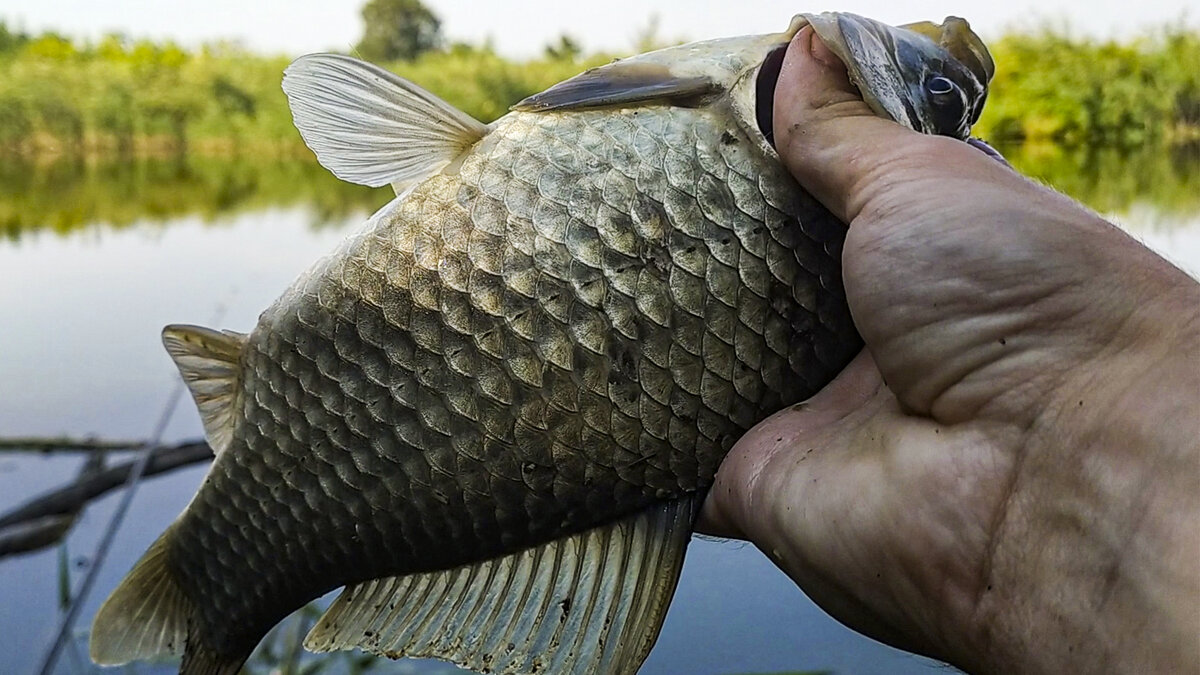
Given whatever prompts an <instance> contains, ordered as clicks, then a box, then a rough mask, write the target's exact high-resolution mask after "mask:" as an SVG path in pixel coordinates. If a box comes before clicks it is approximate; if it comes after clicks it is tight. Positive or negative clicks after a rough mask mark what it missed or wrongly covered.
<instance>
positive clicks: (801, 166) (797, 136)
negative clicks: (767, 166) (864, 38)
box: [773, 26, 967, 223]
mask: <svg viewBox="0 0 1200 675" xmlns="http://www.w3.org/2000/svg"><path fill="white" fill-rule="evenodd" d="M773 120H774V121H773V132H774V137H775V147H776V149H777V151H778V152H779V156H780V158H781V159H782V160H783V162H784V164H785V165H786V166H787V167H788V169H789V171H791V173H792V175H793V176H795V177H796V179H797V180H798V181H799V182H800V184H801V185H802V186H804V188H805V189H806V190H808V191H809V192H810V193H811V194H812V195H813V196H814V197H816V198H817V199H818V200H819V201H820V202H821V203H822V204H824V205H825V207H826V208H828V209H829V210H830V211H832V212H833V214H834V215H835V216H837V217H838V218H839V219H840V220H842V222H846V223H851V222H852V221H853V220H854V219H855V218H857V217H858V215H859V214H860V213H861V212H862V211H863V208H864V206H865V205H866V204H868V203H869V202H871V201H872V200H873V199H874V198H875V197H877V196H879V195H878V193H880V192H881V191H885V190H887V189H888V186H889V185H890V184H891V183H893V182H895V179H896V178H897V176H902V175H904V174H906V173H909V170H911V169H912V168H913V167H912V166H911V164H913V160H914V159H917V160H918V163H921V162H920V158H929V159H932V158H936V157H938V156H939V155H941V154H942V153H944V152H945V151H946V150H947V149H948V148H951V146H955V145H957V146H963V147H964V148H965V147H967V146H965V145H964V144H962V143H959V142H956V141H951V140H950V139H947V138H940V137H933V136H926V135H923V134H919V133H917V132H915V131H912V130H910V129H907V128H905V127H903V126H901V125H899V124H896V123H895V122H892V121H891V120H887V119H884V118H881V117H879V116H877V115H876V114H875V113H874V112H873V111H872V110H871V108H870V107H869V106H868V105H867V104H866V103H865V102H864V101H863V99H862V96H861V94H860V93H859V91H858V89H857V88H856V87H855V86H854V85H853V84H851V82H850V79H849V76H848V75H847V71H846V66H845V64H843V63H842V61H841V60H840V59H839V58H838V57H837V55H835V54H834V53H833V52H832V51H830V49H829V48H828V47H827V46H826V45H825V43H823V42H822V41H821V38H820V37H818V36H817V35H816V33H815V32H814V31H813V29H812V27H811V26H808V27H805V28H803V29H801V30H800V32H799V33H797V34H796V37H795V38H793V39H792V42H791V44H790V45H788V50H787V52H786V54H785V55H784V59H783V64H782V65H781V67H780V73H779V79H778V81H777V82H776V85H775V97H774V103H773ZM947 142H949V144H947ZM951 149H952V148H951Z"/></svg>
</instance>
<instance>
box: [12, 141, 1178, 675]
mask: <svg viewBox="0 0 1200 675" xmlns="http://www.w3.org/2000/svg"><path fill="white" fill-rule="evenodd" d="M1096 157H1097V155H1092V160H1091V161H1092V162H1093V163H1096V162H1100V163H1101V164H1102V166H1100V168H1099V169H1097V168H1096V166H1092V165H1090V164H1088V160H1087V158H1086V157H1085V158H1084V159H1082V160H1080V159H1078V158H1074V159H1073V158H1072V157H1067V158H1065V159H1064V158H1063V157H1061V156H1056V157H1054V158H1052V161H1046V160H1036V158H1035V159H1033V160H1030V159H1026V160H1025V161H1024V163H1023V162H1022V161H1020V160H1018V162H1017V163H1018V166H1022V168H1023V169H1025V170H1026V171H1027V172H1029V173H1032V174H1037V175H1040V176H1041V177H1042V178H1043V179H1045V180H1048V181H1049V182H1052V183H1055V184H1060V185H1062V186H1063V188H1064V189H1066V190H1067V191H1068V192H1071V193H1072V194H1075V195H1076V196H1078V197H1080V198H1082V199H1084V200H1086V201H1088V202H1089V203H1091V204H1093V205H1094V206H1095V207H1096V208H1097V209H1098V210H1101V211H1104V212H1107V213H1109V214H1110V215H1112V217H1113V218H1114V219H1115V220H1116V221H1117V222H1118V223H1119V224H1121V225H1122V226H1123V227H1125V228H1126V229H1127V230H1129V231H1130V232H1132V233H1134V234H1135V235H1136V236H1137V237H1139V238H1140V239H1142V240H1143V241H1145V242H1146V244H1147V245H1149V246H1151V247H1152V248H1155V249H1156V250H1159V251H1161V252H1163V254H1164V255H1166V256H1167V257H1168V258H1170V259H1171V260H1173V261H1174V262H1175V263H1176V264H1178V265H1180V266H1181V267H1184V268H1185V269H1187V270H1189V271H1190V272H1191V273H1192V274H1193V275H1196V274H1197V272H1198V271H1200V204H1198V203H1197V201H1198V198H1197V196H1196V195H1197V194H1198V192H1200V185H1198V183H1197V180H1196V169H1197V164H1196V163H1195V162H1194V158H1192V159H1186V158H1185V160H1184V161H1183V163H1180V162H1179V160H1178V159H1177V158H1169V159H1163V158H1161V157H1160V158H1157V159H1154V158H1151V159H1136V160H1121V161H1119V162H1118V161H1114V160H1097V159H1096ZM1055 162H1057V165H1055ZM1164 162H1165V163H1164ZM1148 167H1149V168H1148ZM1056 177H1058V180H1056ZM387 198H388V195H387V194H386V193H384V192H380V191H368V190H364V189H358V188H354V187H352V186H344V185H342V184H339V183H337V182H336V181H334V180H331V179H329V178H327V177H325V176H324V175H323V174H322V173H321V171H320V169H318V168H316V167H315V166H313V165H307V164H298V163H296V164H278V165H274V164H261V163H259V164H254V163H245V162H238V163H233V162H214V161H209V162H203V161H190V162H151V163H139V164H114V165H87V164H71V165H67V166H65V167H64V166H62V165H55V166H50V167H46V166H42V167H35V166H21V165H11V164H7V165H6V164H0V436H6V437H12V436H59V435H69V436H95V437H100V438H118V439H142V438H147V437H149V435H150V434H151V432H152V429H153V427H154V425H155V422H156V420H157V419H158V417H159V416H160V415H162V414H163V409H164V405H165V402H166V401H167V400H168V398H169V396H170V394H171V392H172V389H173V388H174V387H176V381H177V376H176V372H175V369H174V367H173V365H172V364H171V361H170V359H169V358H168V357H167V355H166V353H165V352H164V351H163V349H162V347H161V344H160V342H159V337H158V336H159V331H160V329H161V328H162V326H163V325H165V324H168V323H175V322H186V323H199V324H203V325H214V326H219V327H223V328H230V329H234V330H241V331H248V330H250V329H251V328H252V327H253V325H254V323H255V320H256V318H257V316H258V313H259V312H260V311H262V310H263V309H264V308H265V307H266V306H267V305H268V304H269V303H270V302H271V301H272V300H274V299H275V297H276V296H277V295H278V294H279V293H280V292H281V291H282V290H283V289H284V288H285V287H286V286H287V284H288V283H289V282H290V281H291V280H292V279H293V278H294V277H295V276H296V275H297V274H299V273H300V272H301V271H303V270H304V269H305V268H307V267H308V266H309V265H310V264H312V262H313V261H315V260H316V259H317V258H318V257H320V256H321V255H323V254H324V253H326V252H328V251H329V250H330V249H332V248H333V246H334V245H335V244H336V243H337V242H338V241H339V240H341V239H342V238H343V237H344V236H345V235H346V234H347V233H348V232H349V231H350V230H351V229H353V228H355V227H357V226H358V224H360V223H361V221H362V220H363V219H364V218H365V217H366V215H368V214H369V212H370V211H371V210H373V209H374V208H376V207H377V206H379V205H381V204H382V203H384V202H385V201H386V200H387ZM178 408H179V409H178V410H177V411H176V412H175V414H174V415H173V416H172V417H171V421H170V423H169V424H168V425H167V427H166V433H165V435H164V438H163V440H164V441H176V440H184V439H191V438H196V437H199V436H200V435H201V433H202V432H201V428H200V424H199V421H198V419H197V417H196V413H195V410H194V408H193V406H192V405H191V402H190V400H186V401H185V402H184V404H182V405H180V406H178ZM79 464H80V460H79V459H78V458H74V457H71V456H49V457H47V456H39V455H28V454H14V453H0V511H4V510H7V509H9V508H12V507H13V506H15V505H17V504H19V503H21V502H22V501H24V500H26V499H28V498H29V497H31V496H33V495H36V494H38V493H39V492H41V491H43V490H46V489H50V488H52V487H55V486H57V485H60V484H62V483H63V482H66V481H69V480H70V479H71V478H72V477H73V476H74V474H75V472H76V471H77V469H78V466H79ZM204 470H205V469H204V468H202V467H198V468H193V469H188V470H184V471H180V472H176V473H174V474H171V475H169V476H166V477H162V478H155V479H151V480H148V481H146V482H144V483H143V484H142V486H141V487H140V489H139V492H138V494H137V497H136V499H135V501H134V504H133V509H132V511H131V512H130V514H129V516H128V518H127V519H126V520H125V523H124V526H123V527H122V528H121V530H120V532H119V534H118V535H117V538H116V541H115V544H114V547H113V550H112V552H111V554H110V556H109V559H108V561H107V562H106V563H105V565H104V566H103V568H102V570H101V572H100V576H99V581H98V584H97V587H96V589H95V591H94V593H93V594H92V596H91V597H90V598H89V600H88V601H87V603H86V604H85V606H84V612H83V614H82V617H83V618H82V620H81V621H80V622H79V625H78V626H77V630H79V631H80V632H82V631H83V630H85V629H86V627H87V626H88V624H89V623H90V620H91V616H92V614H93V613H94V612H95V610H96V608H97V607H98V606H99V604H100V602H101V601H102V600H103V599H104V597H105V596H106V595H107V594H108V592H109V591H110V590H111V589H112V588H113V587H115V585H116V584H117V582H118V581H119V580H120V579H121V578H122V577H123V576H124V574H125V573H126V572H127V571H128V569H129V568H130V566H131V565H132V564H133V563H134V562H135V561H136V559H137V558H138V557H139V556H140V555H141V554H142V552H143V551H144V550H145V548H146V547H147V546H148V545H149V544H150V543H151V541H152V540H153V539H154V538H155V537H156V536H157V535H158V534H159V533H160V532H161V531H162V529H163V528H164V527H165V526H166V525H167V524H168V523H169V522H170V521H171V520H172V519H173V518H174V517H175V515H176V514H177V513H178V512H179V511H180V510H181V509H182V508H183V507H184V506H185V505H186V503H187V501H188V500H189V499H190V497H191V495H192V493H193V492H194V490H195V489H196V487H197V485H198V484H199V482H200V480H201V478H202V476H203V473H204ZM117 499H118V497H117V496H115V495H112V496H109V497H108V498H105V499H103V500H100V501H98V502H95V503H94V504H93V505H92V506H91V507H90V508H88V509H87V510H86V511H85V513H84V515H83V517H82V518H81V519H80V521H79V523H78V524H77V526H76V527H75V528H74V530H73V531H72V533H71V534H70V535H69V537H68V538H67V540H66V544H65V551H66V555H67V560H69V561H70V570H71V574H72V578H73V581H74V583H78V581H79V580H80V579H81V578H82V573H83V572H84V570H85V569H86V566H87V564H88V558H87V557H88V556H89V555H90V554H91V552H92V551H93V550H94V548H95V545H96V543H97V540H98V538H99V533H100V531H101V530H102V529H103V527H104V525H105V524H106V523H107V522H108V519H109V516H110V515H111V513H112V510H113V509H114V507H115V504H116V502H117ZM58 559H59V551H58V549H55V548H51V549H47V550H44V551H42V552H38V553H33V554H28V555H24V556H19V557H13V558H7V559H0V636H3V638H2V639H0V671H2V672H4V673H26V672H31V671H32V670H33V669H34V668H36V666H37V664H38V663H39V661H40V659H41V658H42V655H43V653H44V651H45V650H46V648H47V647H48V646H49V643H50V641H51V640H52V637H53V634H54V631H55V629H56V626H57V622H58V620H59V616H60V614H59V609H58V593H59V584H58ZM80 644H82V641H81V642H80ZM84 653H85V652H83V651H79V652H70V651H69V652H68V653H67V654H66V655H65V656H64V658H63V659H62V660H60V665H59V668H58V672H60V673H81V672H89V671H90V669H91V667H90V666H88V665H87V664H86V663H85V657H83V656H82V654H84ZM939 668H943V667H941V666H939V665H938V664H934V663H933V662H930V661H926V660H924V659H920V658H917V657H913V656H910V655H907V654H904V653H902V652H898V651H895V650H892V649H890V648H887V647H885V646H883V645H880V644H878V643H876V642H873V641H871V640H869V639H867V638H863V637H860V636H858V635H856V634H855V633H852V632H851V631H849V630H847V629H845V628H843V627H841V626H840V625H839V624H837V623H836V622H835V621H833V620H832V619H830V618H829V617H828V616H827V615H825V614H824V613H823V612H822V611H821V610H820V609H819V608H817V607H816V606H814V605H813V604H812V603H811V602H810V601H809V600H808V599H807V598H806V597H805V596H804V595H803V594H802V593H801V592H800V591H799V590H798V589H797V588H796V587H795V586H794V585H793V584H792V583H791V582H790V581H789V580H788V579H787V578H786V577H785V576H784V575H783V574H781V573H780V572H778V571H777V570H776V569H775V568H774V566H772V565H771V564H770V563H768V562H767V561H766V559H765V558H764V557H763V556H762V555H761V554H760V553H759V552H758V551H757V550H756V549H754V548H753V547H750V546H746V545H742V544H737V543H728V542H715V541H706V540H697V541H696V542H695V543H694V544H693V545H692V547H691V549H690V552H689V554H688V559H687V564H686V566H685V569H684V573H683V577H682V580H681V582H680V586H679V591H678V593H677V595H676V599H675V602H674V604H673V605H672V607H671V611H670V613H669V615H668V616H667V620H666V625H665V626H664V628H663V633H662V637H661V638H660V640H659V642H658V645H657V647H656V648H655V650H654V652H653V653H652V655H651V657H650V659H649V661H648V662H647V664H646V666H645V668H644V669H643V671H642V672H643V673H645V674H647V675H659V674H662V675H665V674H668V673H696V674H706V673H710V674H734V673H747V672H760V673H761V672H772V671H794V670H804V669H828V670H833V671H836V672H840V673H912V674H920V673H925V674H929V673H936V672H941V671H940V670H939ZM161 670H164V669H163V668H149V667H141V668H138V669H136V670H134V671H131V672H158V671H161ZM378 670H380V671H381V672H398V673H408V672H413V673H433V672H446V669H445V668H444V667H442V666H439V665H436V664H434V663H429V662H426V663H421V664H412V663H410V662H401V663H386V664H384V665H383V667H381V668H379V669H378ZM943 670H944V669H943Z"/></svg>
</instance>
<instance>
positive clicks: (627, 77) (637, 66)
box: [512, 59, 716, 111]
mask: <svg viewBox="0 0 1200 675" xmlns="http://www.w3.org/2000/svg"><path fill="white" fill-rule="evenodd" d="M714 91H716V84H715V83H714V82H713V80H712V79H711V78H709V77H706V76H704V75H682V74H679V73H676V72H674V71H672V70H671V69H670V68H669V67H667V66H666V65H663V64H661V63H653V62H645V61H641V60H638V59H630V60H627V61H617V62H615V63H610V64H608V65H606V66H600V67H599V68H592V69H591V70H587V71H584V72H582V73H580V74H579V75H576V76H575V77H572V78H571V79H569V80H565V81H563V82H559V83H558V84H556V85H554V86H553V87H550V88H549V89H547V90H546V91H543V92H542V93H540V94H534V95H533V96H530V97H529V98H527V99H525V100H523V101H521V102H520V103H517V104H516V105H514V106H513V108H512V109H513V110H522V111H547V110H566V109H574V108H600V107H606V106H622V105H631V104H635V103H647V102H650V101H662V102H664V103H670V104H679V105H694V104H695V103H696V102H698V101H699V100H701V99H703V98H704V97H705V96H706V95H708V94H711V93H713V92H714Z"/></svg>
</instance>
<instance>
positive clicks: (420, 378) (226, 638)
mask: <svg viewBox="0 0 1200 675" xmlns="http://www.w3.org/2000/svg"><path fill="white" fill-rule="evenodd" d="M843 236H844V226H843V225H841V224H840V223H838V222H837V221H836V220H835V219H833V218H832V217H831V216H830V215H829V214H828V213H827V212H826V211H825V210H824V209H823V208H822V207H821V206H820V205H819V204H817V203H816V202H815V201H814V200H813V199H811V198H810V197H808V196H807V195H806V194H805V193H804V192H802V191H800V190H798V189H797V187H796V185H795V183H794V182H793V180H792V179H791V177H790V176H788V175H787V173H786V172H785V171H784V170H783V169H782V168H780V167H779V165H778V163H777V162H766V161H764V158H763V156H762V150H761V148H759V147H757V144H756V143H754V142H753V141H752V139H750V138H749V137H748V136H747V135H746V134H745V132H744V131H743V130H741V129H739V128H738V127H737V125H735V124H731V123H730V122H729V121H728V120H725V119H722V117H721V116H720V115H718V114H716V113H713V112H711V111H707V110H704V109H698V110H680V109H671V108H655V109H634V110H629V111H623V112H622V113H620V114H614V113H613V112H611V111H597V112H588V113H582V114H572V115H563V116H554V117H549V116H544V115H537V114H533V113H514V114H512V115H510V116H508V117H506V118H505V119H504V120H502V121H501V122H500V123H499V124H498V125H497V127H496V128H495V129H494V130H493V131H492V133H491V134H489V136H487V137H486V138H485V139H484V140H483V141H482V142H481V144H480V145H479V147H477V148H476V149H475V150H474V151H473V152H472V153H471V155H470V156H469V157H468V158H467V159H466V160H465V161H464V163H463V165H462V167H461V169H460V170H459V172H458V173H457V175H443V176H438V177H435V178H433V179H431V180H430V181H428V182H426V183H425V184H423V185H421V186H420V187H418V188H417V189H416V190H415V191H414V192H413V193H412V194H411V195H409V196H408V198H407V199H405V200H403V201H397V202H394V203H393V204H391V205H390V206H389V207H386V208H385V209H384V210H383V211H382V212H381V213H380V214H378V215H377V216H375V217H374V218H373V219H372V220H371V223H370V224H369V226H368V228H367V230H365V231H364V232H363V233H361V234H359V235H357V236H356V237H354V238H353V239H351V240H350V241H348V242H347V243H346V244H345V245H344V246H343V247H342V248H341V250H340V251H339V252H337V253H336V254H334V255H333V256H331V257H330V258H328V259H326V260H325V261H324V262H323V263H322V264H321V265H320V266H319V267H317V268H315V269H314V270H312V271H311V272H310V273H309V274H308V275H306V276H305V277H304V278H303V279H302V280H301V281H300V282H299V283H297V284H296V285H295V286H293V287H292V289H291V290H289V291H288V293H287V294H286V295H285V296H284V297H283V298H281V299H280V301H279V302H277V303H276V304H275V305H274V306H272V307H271V308H270V309H269V310H267V312H265V313H264V315H263V316H262V318H261V319H260V321H259V324H258V326H257V327H256V329H255V331H254V332H253V333H251V335H250V338H249V343H248V346H249V348H248V349H247V351H246V356H245V368H246V373H247V377H246V380H245V389H244V392H243V394H242V415H243V417H244V419H245V423H244V424H241V425H239V427H238V430H237V431H235V436H234V448H235V450H236V451H235V452H230V453H225V454H222V456H221V457H220V459H218V460H217V462H216V463H215V464H214V466H213V470H212V472H211V474H210V475H209V477H208V479H207V481H206V485H205V487H204V489H203V490H202V491H201V492H200V493H199V494H198V495H197V498H196V500H195V501H194V502H193V503H192V505H191V506H190V507H189V509H188V511H187V512H186V514H185V515H184V517H183V518H182V519H181V520H180V521H179V523H178V524H177V526H176V530H177V532H178V533H179V535H178V536H176V537H174V538H173V539H172V544H171V549H170V550H171V556H170V559H171V561H172V564H173V567H174V568H175V570H174V571H175V574H176V575H177V576H178V578H180V579H181V580H186V582H185V583H186V584H187V586H188V587H189V588H190V589H191V593H190V594H191V595H193V596H194V597H203V598H205V599H206V602H205V603H202V604H200V605H198V607H197V609H198V611H199V612H200V615H201V616H202V617H203V619H202V623H203V625H204V626H205V635H206V637H207V640H208V642H209V644H210V646H211V648H212V649H213V650H215V651H218V652H221V653H237V652H241V651H246V650H248V649H250V648H252V647H253V645H254V644H255V643H257V641H258V637H259V636H260V635H261V634H262V633H264V632H265V631H266V630H267V629H269V628H270V626H272V625H274V623H276V622H277V621H278V620H279V619H280V618H281V617H282V616H283V615H285V614H287V613H289V612H290V611H291V610H292V609H294V608H295V607H296V606H298V605H300V604H303V603H304V602H307V601H308V600H310V599H311V598H313V597H316V596H319V595H321V594H322V593H324V592H326V591H328V590H331V589H333V588H336V587H338V586H341V585H344V584H348V583H353V582H356V581H361V580H365V579H372V578H376V577H380V576H391V575H396V574H399V573H405V572H419V571H427V570H432V569H442V568H447V567H452V566H455V565H459V564H463V563H466V562H470V561H473V560H479V559H483V558H488V557H494V556H496V555H498V554H502V553H508V552H512V551H514V550H518V549H520V548H524V547H527V546H530V545H533V544H537V543H540V542H542V541H546V540H548V539H551V538H555V537H558V536H562V535H564V534H569V533H572V532H578V531H581V530H583V529H587V528H588V527H591V526H595V525H598V524H601V523H604V522H608V521H611V520H614V519H616V518H618V517H620V516H623V515H626V514H629V513H632V512H634V511H637V510H639V509H642V508H644V507H646V506H648V505H650V504H652V503H654V502H655V501H658V500H663V499H671V498H675V497H678V496H681V495H684V494H686V493H689V492H696V491H698V490H702V489H703V488H704V487H705V486H707V485H708V484H709V483H710V482H711V480H712V476H713V475H714V473H715V470H716V467H717V466H718V464H719V463H720V460H721V458H722V457H723V456H724V454H725V452H726V451H727V450H728V449H729V447H730V446H731V445H732V444H733V442H734V441H735V440H736V439H737V438H738V437H739V436H740V434H741V433H742V432H743V431H745V430H746V429H748V428H749V427H750V426H752V425H753V424H754V423H755V422H757V421H759V420H760V419H762V418H763V417H764V416H766V415H767V414H769V413H771V412H773V411H774V410H777V409H779V408H780V407H782V406H784V405H787V404H789V403H794V402H796V401H798V400H801V399H803V398H805V397H807V396H809V395H811V394H812V393H814V392H815V391H816V390H817V389H818V388H819V387H820V386H821V385H822V384H823V383H824V382H826V381H828V380H829V379H830V378H831V377H832V376H833V375H834V374H835V373H836V372H837V371H838V370H839V369H840V368H841V367H842V366H843V365H844V364H845V363H846V362H847V361H848V360H849V358H851V356H852V355H853V354H854V353H855V352H857V350H858V348H859V346H860V342H859V339H858V337H857V334H856V333H855V330H854V327H853V323H852V322H851V319H850V316H849V312H848V310H847V309H846V306H845V300H844V297H843V295H842V289H841V282H840V273H839V265H838V259H839V255H840V247H841V240H842V237H843ZM242 448H244V450H242ZM295 553H299V555H296V554H295ZM214 561H215V563H214ZM248 588H255V589H259V590H258V592H256V593H255V594H253V595H247V594H246V592H245V591H246V589H248Z"/></svg>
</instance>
